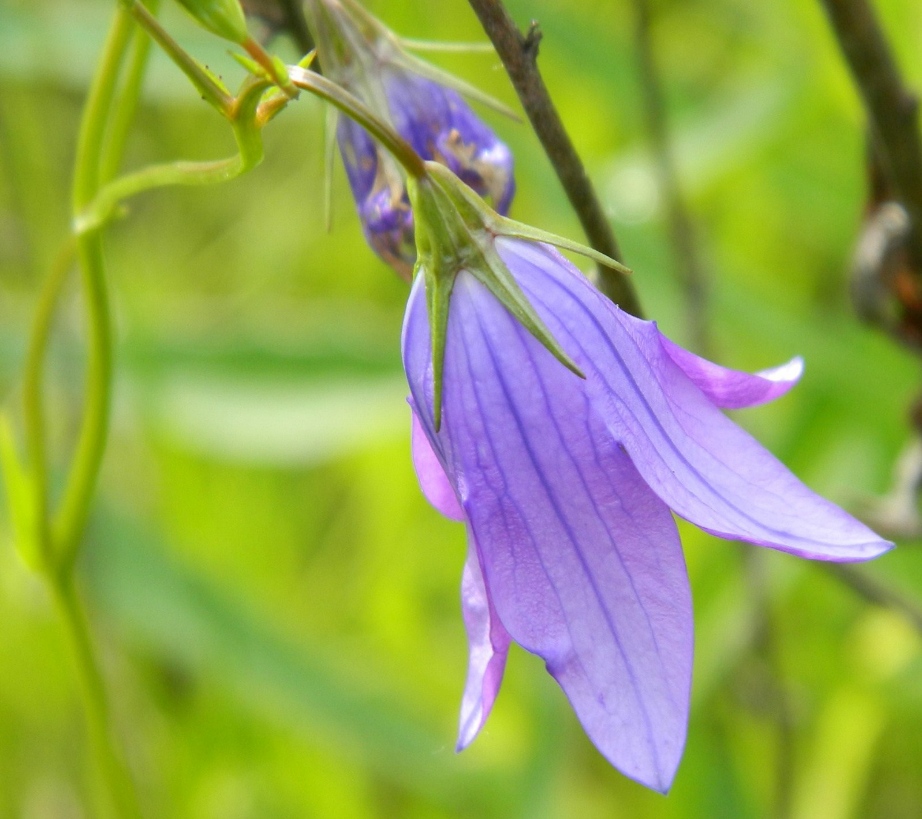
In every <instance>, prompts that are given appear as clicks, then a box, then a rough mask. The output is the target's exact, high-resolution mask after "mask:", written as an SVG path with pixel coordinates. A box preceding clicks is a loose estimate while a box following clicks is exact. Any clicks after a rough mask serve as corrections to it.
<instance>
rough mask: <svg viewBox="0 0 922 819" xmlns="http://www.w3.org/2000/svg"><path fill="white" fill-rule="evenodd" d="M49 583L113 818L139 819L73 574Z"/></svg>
mask: <svg viewBox="0 0 922 819" xmlns="http://www.w3.org/2000/svg"><path fill="white" fill-rule="evenodd" d="M49 582H50V583H51V587H52V592H53V594H54V602H55V605H56V607H57V609H58V613H59V615H60V617H61V621H62V622H63V623H64V627H65V629H66V632H67V640H68V643H69V644H70V648H71V653H72V654H73V659H74V664H75V666H76V668H77V675H78V677H79V680H80V690H81V694H82V696H83V703H84V708H85V714H86V724H87V732H88V734H89V737H90V743H91V744H92V746H93V752H94V755H95V757H96V762H97V765H98V766H99V773H100V775H101V777H102V778H103V780H104V781H105V782H106V784H107V785H108V789H109V799H110V803H111V808H112V812H113V815H115V816H117V817H119V819H140V817H141V812H140V810H139V809H138V805H137V800H136V798H135V794H134V786H133V784H132V782H131V778H130V776H129V775H128V770H127V768H126V767H125V763H124V761H123V760H122V759H121V758H120V757H119V755H118V753H117V752H116V750H115V748H116V743H115V742H114V739H113V737H112V726H111V721H110V718H109V708H108V704H107V701H106V691H105V686H104V684H103V679H102V675H101V674H100V672H99V666H98V664H97V661H96V657H95V654H94V652H93V644H92V641H91V639H90V632H89V627H88V624H87V620H86V614H85V613H84V611H83V607H82V606H81V603H80V599H79V596H78V594H77V589H76V587H75V586H74V580H73V574H72V573H71V572H70V571H66V572H63V573H55V574H53V575H49Z"/></svg>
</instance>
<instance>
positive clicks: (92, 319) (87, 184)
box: [27, 6, 141, 819]
mask: <svg viewBox="0 0 922 819" xmlns="http://www.w3.org/2000/svg"><path fill="white" fill-rule="evenodd" d="M133 29H134V23H133V21H132V19H131V16H130V13H129V12H128V11H127V10H126V9H125V8H124V7H122V6H119V7H118V8H117V9H116V11H115V17H114V19H113V23H112V27H111V29H110V31H109V35H108V38H107V40H106V44H105V46H104V49H103V54H102V58H101V60H100V63H99V66H98V68H97V71H96V74H95V76H94V79H93V82H92V84H91V86H90V91H89V95H88V97H87V101H86V104H85V106H84V113H83V120H82V122H81V127H80V135H79V139H78V144H77V158H76V162H75V167H74V187H73V197H72V200H73V208H74V212H75V213H79V212H80V211H81V210H82V208H83V207H85V206H86V204H87V203H88V202H90V201H91V200H92V199H93V197H94V196H95V194H96V192H97V190H98V188H99V185H100V173H101V161H102V157H103V156H104V145H105V140H106V135H107V129H108V126H109V123H110V121H111V119H110V117H111V113H112V108H113V102H114V99H115V96H116V90H117V86H118V79H119V75H120V73H121V69H122V65H123V62H124V59H125V54H126V52H127V49H128V45H129V43H130V40H131V35H132V31H133ZM74 241H75V247H76V254H77V259H78V262H79V264H80V271H81V276H82V281H83V287H84V299H85V304H86V309H87V318H88V326H89V362H88V364H87V376H86V388H85V398H84V412H83V422H82V425H81V429H80V435H79V438H78V442H77V447H76V452H75V455H74V460H73V463H72V466H71V470H70V473H69V475H68V479H67V483H66V486H65V489H64V494H63V500H62V503H61V507H60V510H59V512H58V515H57V516H56V517H55V519H54V522H53V524H52V527H51V532H50V537H49V536H47V535H46V537H48V538H49V539H48V540H47V541H46V546H47V548H46V550H45V551H46V552H47V553H48V554H47V557H48V559H47V561H46V562H45V566H44V573H45V577H46V579H47V581H48V583H49V585H50V586H51V589H52V591H53V593H54V597H55V602H56V603H57V607H58V611H59V613H60V615H61V618H62V620H63V622H64V624H65V626H66V628H67V634H68V639H69V641H70V643H71V647H72V649H73V653H74V659H75V662H76V666H77V673H78V676H79V679H80V684H81V692H82V695H83V702H84V708H85V711H86V718H87V725H88V729H89V733H90V741H91V745H92V749H93V753H94V756H95V758H96V760H97V765H98V768H99V773H100V775H101V776H102V778H103V780H104V782H105V784H106V787H107V790H108V794H109V799H110V802H111V804H112V806H113V808H114V810H115V812H116V815H117V816H120V817H129V819H134V817H140V816H141V812H140V809H139V807H138V804H137V798H136V796H135V793H134V788H133V785H132V782H131V779H130V777H129V775H128V772H127V769H126V768H125V767H124V764H123V763H122V762H121V759H120V757H119V753H118V751H117V750H116V746H115V744H114V742H113V737H112V735H111V731H110V726H109V718H108V707H107V703H106V694H105V688H104V685H103V681H102V675H101V673H100V671H99V668H98V667H97V665H96V660H95V657H94V655H93V651H92V645H91V640H90V636H89V632H88V629H87V623H86V617H85V615H84V613H83V611H82V609H81V607H80V602H79V599H78V597H77V595H76V591H75V588H74V581H73V562H74V556H75V555H76V551H77V545H78V543H79V540H80V536H81V534H82V532H83V528H84V525H85V522H86V517H87V514H88V509H89V503H90V498H91V496H92V492H93V488H94V486H95V483H96V478H97V475H98V473H99V467H100V465H101V462H102V454H103V450H104V448H105V442H106V435H107V431H108V420H109V399H110V392H111V381H112V349H111V348H112V331H111V320H110V315H109V303H108V293H107V291H106V282H105V269H104V264H103V250H102V237H101V235H100V232H99V231H98V230H93V231H89V232H87V233H84V234H81V235H78V236H77V237H76V238H75V240H74ZM66 267H67V266H66V265H65V264H63V263H62V264H61V265H60V268H59V269H58V270H57V271H55V274H54V275H53V276H52V279H51V281H50V283H49V285H48V286H46V289H45V294H44V295H43V298H42V301H41V304H40V309H39V316H38V319H37V322H36V328H35V332H34V334H33V348H32V352H31V354H30V358H29V370H28V373H27V383H28V390H29V392H28V393H27V401H28V402H29V403H28V404H27V407H28V408H29V410H30V411H29V412H28V413H27V416H28V420H27V424H28V426H29V428H30V430H31V432H30V439H32V441H31V444H30V450H32V451H33V453H34V455H33V460H34V461H35V463H34V464H33V469H35V468H38V469H39V470H40V474H42V476H43V481H44V470H45V465H44V455H45V453H44V444H43V440H44V429H43V424H42V412H41V409H42V408H41V380H42V379H41V376H42V366H41V365H42V359H43V353H44V349H45V346H46V344H47V338H48V328H49V326H50V319H51V314H52V313H53V309H54V303H55V300H56V297H57V290H58V289H59V288H60V285H61V283H62V282H63V279H64V275H65V272H66ZM35 456H38V457H37V458H36V457H35ZM36 464H37V466H36ZM42 491H43V493H44V492H46V491H47V489H46V487H44V486H43V487H42ZM43 505H44V502H43ZM41 525H42V526H44V527H47V516H45V522H43V523H42V524H41Z"/></svg>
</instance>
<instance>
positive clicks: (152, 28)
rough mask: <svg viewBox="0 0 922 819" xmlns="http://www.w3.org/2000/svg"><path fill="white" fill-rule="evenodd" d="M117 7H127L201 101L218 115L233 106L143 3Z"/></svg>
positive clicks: (126, 1)
mask: <svg viewBox="0 0 922 819" xmlns="http://www.w3.org/2000/svg"><path fill="white" fill-rule="evenodd" d="M120 9H122V10H127V12H128V13H130V14H131V15H132V16H133V17H134V19H135V20H137V21H138V24H139V25H140V26H141V27H142V28H143V29H144V30H145V31H146V32H147V33H148V34H150V36H151V37H152V38H153V39H154V41H155V42H156V43H157V45H159V46H160V48H162V49H163V50H164V51H165V52H166V53H167V56H168V57H169V58H170V59H171V60H172V61H173V62H174V63H176V65H177V66H178V67H179V68H180V70H181V71H182V72H183V73H184V74H185V75H186V76H187V77H188V78H189V79H190V80H191V82H192V84H193V85H194V86H195V87H196V89H197V90H198V92H199V93H200V94H201V95H202V96H203V97H204V98H205V100H206V101H207V102H209V103H211V105H213V106H214V107H215V108H217V109H218V111H220V112H221V113H222V114H225V115H226V114H227V112H228V111H229V110H230V108H231V106H232V105H233V101H234V99H233V97H232V96H231V95H230V94H229V93H228V91H227V89H226V88H222V87H221V85H220V84H219V83H218V82H217V81H216V80H215V78H214V77H212V76H211V74H209V73H208V71H206V70H205V69H204V68H203V67H202V66H201V65H199V64H198V63H197V62H196V61H195V59H194V58H193V57H192V56H190V55H189V53H188V52H187V51H186V50H185V49H184V48H183V47H182V46H181V45H179V43H177V42H176V40H174V39H173V38H172V37H171V36H170V34H169V33H168V32H167V30H166V29H165V28H163V26H161V25H160V23H159V22H158V21H157V18H156V17H154V16H153V15H152V14H151V13H150V12H149V11H148V10H147V9H146V8H145V7H144V5H143V4H141V3H139V2H138V0H120Z"/></svg>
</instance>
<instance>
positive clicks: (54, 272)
mask: <svg viewBox="0 0 922 819" xmlns="http://www.w3.org/2000/svg"><path fill="white" fill-rule="evenodd" d="M74 256H75V246H74V242H73V239H68V241H67V242H66V243H65V244H64V246H63V247H62V248H61V250H60V251H59V252H58V255H57V257H56V258H55V260H54V264H53V265H52V268H51V274H50V275H49V276H48V278H47V279H46V280H45V284H44V286H43V288H42V292H41V294H40V295H39V301H38V305H37V307H36V310H35V318H34V319H33V321H32V331H31V335H30V338H29V348H28V353H27V354H26V366H25V377H24V379H23V389H22V402H23V417H24V419H25V433H26V450H27V456H28V464H29V471H30V473H31V476H32V486H33V504H34V506H33V508H34V516H33V520H34V522H35V525H36V526H37V527H38V531H37V532H35V533H34V534H35V536H36V540H37V543H36V545H37V547H38V556H39V557H40V559H41V561H42V562H43V564H44V565H46V566H47V565H49V561H50V560H51V559H52V557H53V556H52V554H51V544H50V542H49V537H48V534H49V533H48V466H47V463H46V453H45V413H44V406H43V396H42V392H43V380H44V371H45V367H44V365H45V354H46V352H47V350H48V340H49V338H50V336H51V326H52V322H53V321H54V313H55V310H56V308H57V305H58V301H59V300H60V296H61V290H62V289H63V287H64V283H65V282H66V281H67V274H68V273H69V272H70V270H71V267H72V266H73V263H74Z"/></svg>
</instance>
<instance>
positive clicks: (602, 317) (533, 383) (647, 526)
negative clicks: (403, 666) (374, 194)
mask: <svg viewBox="0 0 922 819" xmlns="http://www.w3.org/2000/svg"><path fill="white" fill-rule="evenodd" d="M495 250H496V251H497V252H498V254H499V257H500V259H501V260H502V262H503V263H504V265H505V266H506V267H507V268H508V270H509V271H510V272H511V274H512V276H513V278H514V279H515V280H516V282H517V283H518V285H519V286H520V287H521V289H522V291H523V292H524V295H525V297H526V298H527V299H528V300H529V301H530V302H531V304H532V305H533V306H534V308H535V309H536V311H537V313H538V315H539V316H540V318H541V319H542V320H543V321H544V323H545V324H546V325H547V328H548V329H549V331H550V332H551V334H552V335H553V337H554V338H555V339H556V340H557V341H558V342H559V343H560V345H561V347H562V348H563V349H564V350H565V352H566V353H567V354H568V355H569V356H570V357H571V358H572V359H573V360H574V361H575V363H576V365H577V366H578V367H579V369H580V370H581V372H582V373H583V374H584V375H585V379H582V378H580V377H579V376H578V375H576V374H574V373H573V372H571V371H570V370H568V369H567V368H565V367H564V366H562V364H561V363H560V362H559V361H558V360H557V359H556V358H555V357H554V356H553V355H552V354H551V353H550V352H549V351H548V349H547V348H546V346H544V345H543V344H542V343H541V342H539V341H538V340H536V338H535V336H534V335H533V334H532V333H531V332H529V331H528V330H526V329H525V328H524V327H523V326H522V325H521V324H520V322H519V321H518V320H516V319H515V318H513V317H512V315H511V314H510V312H509V311H508V310H507V309H506V308H505V307H504V306H503V305H501V304H500V302H499V301H498V300H497V298H496V297H495V296H494V295H493V293H491V292H490V291H489V290H488V289H487V288H486V287H485V286H484V285H483V284H482V283H481V282H480V281H478V280H477V279H476V278H475V277H474V275H472V274H471V273H469V272H468V271H466V270H464V269H462V270H461V272H459V273H458V274H457V277H456V278H455V279H454V284H453V289H452V292H451V309H450V312H449V314H448V326H447V335H446V338H445V353H444V378H443V382H442V383H443V386H442V389H443V404H442V415H441V426H440V427H439V429H438V431H436V423H435V416H434V413H433V362H432V353H431V349H432V344H431V335H430V320H429V317H428V316H427V309H426V293H425V286H426V285H425V281H424V276H422V275H418V276H417V278H416V282H415V284H414V287H413V291H412V293H411V296H410V301H409V305H408V307H407V313H406V319H405V323H404V334H403V358H404V366H405V368H406V372H407V378H408V381H409V384H410V392H411V402H412V406H413V409H414V434H413V450H414V461H415V465H416V470H417V473H418V475H419V479H420V484H421V486H422V488H423V491H424V493H425V494H426V496H427V497H428V498H429V500H430V501H431V502H432V503H433V504H434V505H435V506H436V508H437V509H439V510H440V511H441V512H442V513H443V514H445V515H447V516H448V517H451V518H454V519H456V520H463V521H465V523H466V524H467V530H468V538H469V552H468V558H467V563H466V566H465V570H464V577H463V581H462V604H463V610H464V619H465V624H466V627H467V631H468V637H469V641H470V664H469V669H468V678H467V684H466V687H465V692H464V697H463V702H462V708H461V719H460V731H459V738H458V747H459V749H460V748H464V747H465V746H467V745H468V743H470V742H471V741H472V740H473V739H474V737H475V736H476V734H477V733H478V731H479V730H480V728H481V726H482V725H483V723H484V721H485V720H486V718H487V716H488V714H489V712H490V709H491V707H492V705H493V701H494V699H495V697H496V694H497V692H498V689H499V686H500V682H501V679H502V674H503V669H504V666H505V662H506V654H507V651H508V648H509V644H510V642H511V641H513V640H514V641H515V642H517V643H519V644H520V645H522V646H523V647H524V648H526V649H528V650H529V651H531V652H534V653H535V654H538V655H539V656H541V657H542V658H543V659H544V660H545V663H546V665H547V669H548V671H549V672H550V673H551V674H552V675H553V676H554V677H555V679H556V680H557V681H558V683H559V684H560V685H561V687H562V688H563V690H564V692H565V693H566V695H567V697H568V698H569V700H570V702H571V704H572V706H573V708H574V710H575V711H576V714H577V716H578V718H579V720H580V721H581V723H582V724H583V727H584V728H585V730H586V732H587V734H588V735H589V737H590V738H591V739H592V741H593V742H594V743H595V745H596V747H597V748H598V749H599V750H600V751H601V752H602V754H603V755H604V756H605V757H606V758H607V759H608V760H609V761H610V762H611V763H612V764H613V765H615V766H616V767H618V768H619V769H620V770H621V771H623V772H624V773H625V774H627V775H628V776H630V777H632V778H634V779H636V780H637V781H638V782H641V783H642V784H644V785H647V786H649V787H651V788H654V789H656V790H659V791H665V790H667V789H668V788H669V786H670V784H671V782H672V780H673V777H674V775H675V771H676V768H677V766H678V763H679V759H680V757H681V754H682V749H683V747H684V743H685V734H686V725H687V719H688V707H689V690H690V685H691V668H692V643H693V633H692V607H691V596H690V592H689V585H688V578H687V575H686V571H685V563H684V558H683V555H682V551H681V547H680V543H679V536H678V530H677V528H676V524H675V522H674V520H673V517H672V515H671V514H670V509H671V510H672V511H674V512H675V513H676V514H677V515H679V516H681V517H683V518H686V519H687V520H689V521H691V522H693V523H695V524H697V525H698V526H700V527H701V528H703V529H705V530H706V531H708V532H711V533H713V534H715V535H717V536H719V537H724V538H740V539H743V540H748V541H750V542H752V543H755V544H759V545H762V546H768V547H771V548H774V549H780V550H782V551H786V552H790V553H792V554H795V555H799V556H801V557H808V558H814V559H819V560H833V561H855V560H866V559H869V558H872V557H875V556H877V555H879V554H881V553H882V552H884V551H886V550H887V549H889V548H890V547H891V545H892V544H890V543H888V542H886V541H884V540H882V539H881V538H879V537H878V536H877V535H876V534H875V533H874V532H872V531H871V530H870V529H868V528H867V527H866V526H865V525H864V524H862V523H860V522H859V521H857V520H856V519H854V518H853V517H851V516H850V515H848V514H847V513H846V512H844V511H843V510H841V509H840V508H839V507H837V506H836V505H834V504H833V503H831V502H829V501H827V500H825V499H823V498H821V497H819V496H818V495H816V494H815V493H814V492H812V491H811V490H810V489H808V488H807V487H806V486H805V485H804V484H803V483H801V482H800V481H799V480H798V479H797V478H796V477H795V476H794V475H793V474H792V473H791V472H790V471H789V470H788V469H787V468H786V467H785V466H784V465H782V464H781V463H780V462H779V461H778V460H777V459H776V458H775V457H774V456H772V455H771V454H770V453H769V452H768V451H767V450H765V449H764V448H763V447H762V446H761V445H760V444H758V443H757V442H756V441H755V440H754V439H753V438H752V437H751V436H750V435H749V434H747V433H746V432H744V431H743V430H742V429H741V428H740V427H738V426H737V425H736V424H735V423H733V422H732V421H731V420H729V419H728V418H727V417H726V416H725V415H724V414H723V413H722V412H721V411H720V408H721V407H724V408H738V407H746V406H752V405H754V404H759V403H762V402H765V401H768V400H771V399H773V398H775V397H777V396H779V395H781V394H783V393H784V392H786V391H787V390H788V389H789V388H790V387H791V386H793V384H794V383H795V382H796V381H797V379H798V378H799V375H800V369H801V367H800V362H799V360H798V359H795V360H794V361H793V362H791V363H790V364H788V365H786V366H784V367H781V368H777V369H775V370H770V371H766V372H763V373H758V374H755V375H750V374H747V373H741V372H736V371H733V370H727V369H724V368H722V367H719V366H717V365H716V364H712V363H710V362H708V361H705V360H704V359H701V358H699V357H697V356H695V355H693V354H692V353H689V352H687V351H686V350H684V349H682V348H681V347H678V346H677V345H675V344H674V343H672V342H671V341H669V340H668V339H666V338H665V337H664V336H663V335H662V334H661V333H660V332H659V330H658V329H657V326H656V324H655V323H653V322H647V321H641V320H639V319H636V318H634V317H632V316H630V315H628V314H626V313H624V312H622V311H621V310H619V309H618V308H617V307H615V306H614V305H612V304H611V303H610V302H609V301H608V300H607V299H605V298H604V297H603V296H602V295H600V294H599V293H598V292H597V291H596V290H595V289H593V288H592V286H591V285H590V284H589V283H588V282H587V281H586V279H585V278H584V277H583V276H582V275H581V274H580V273H579V272H578V271H577V270H576V269H575V268H574V267H573V266H572V265H571V264H570V263H569V262H567V261H566V260H565V259H564V258H563V257H562V256H561V255H560V254H559V253H558V252H557V251H556V250H554V249H552V248H551V247H549V246H547V245H544V244H539V243H535V242H527V241H523V240H521V239H516V238H509V237H503V236H499V237H497V238H496V239H495Z"/></svg>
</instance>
